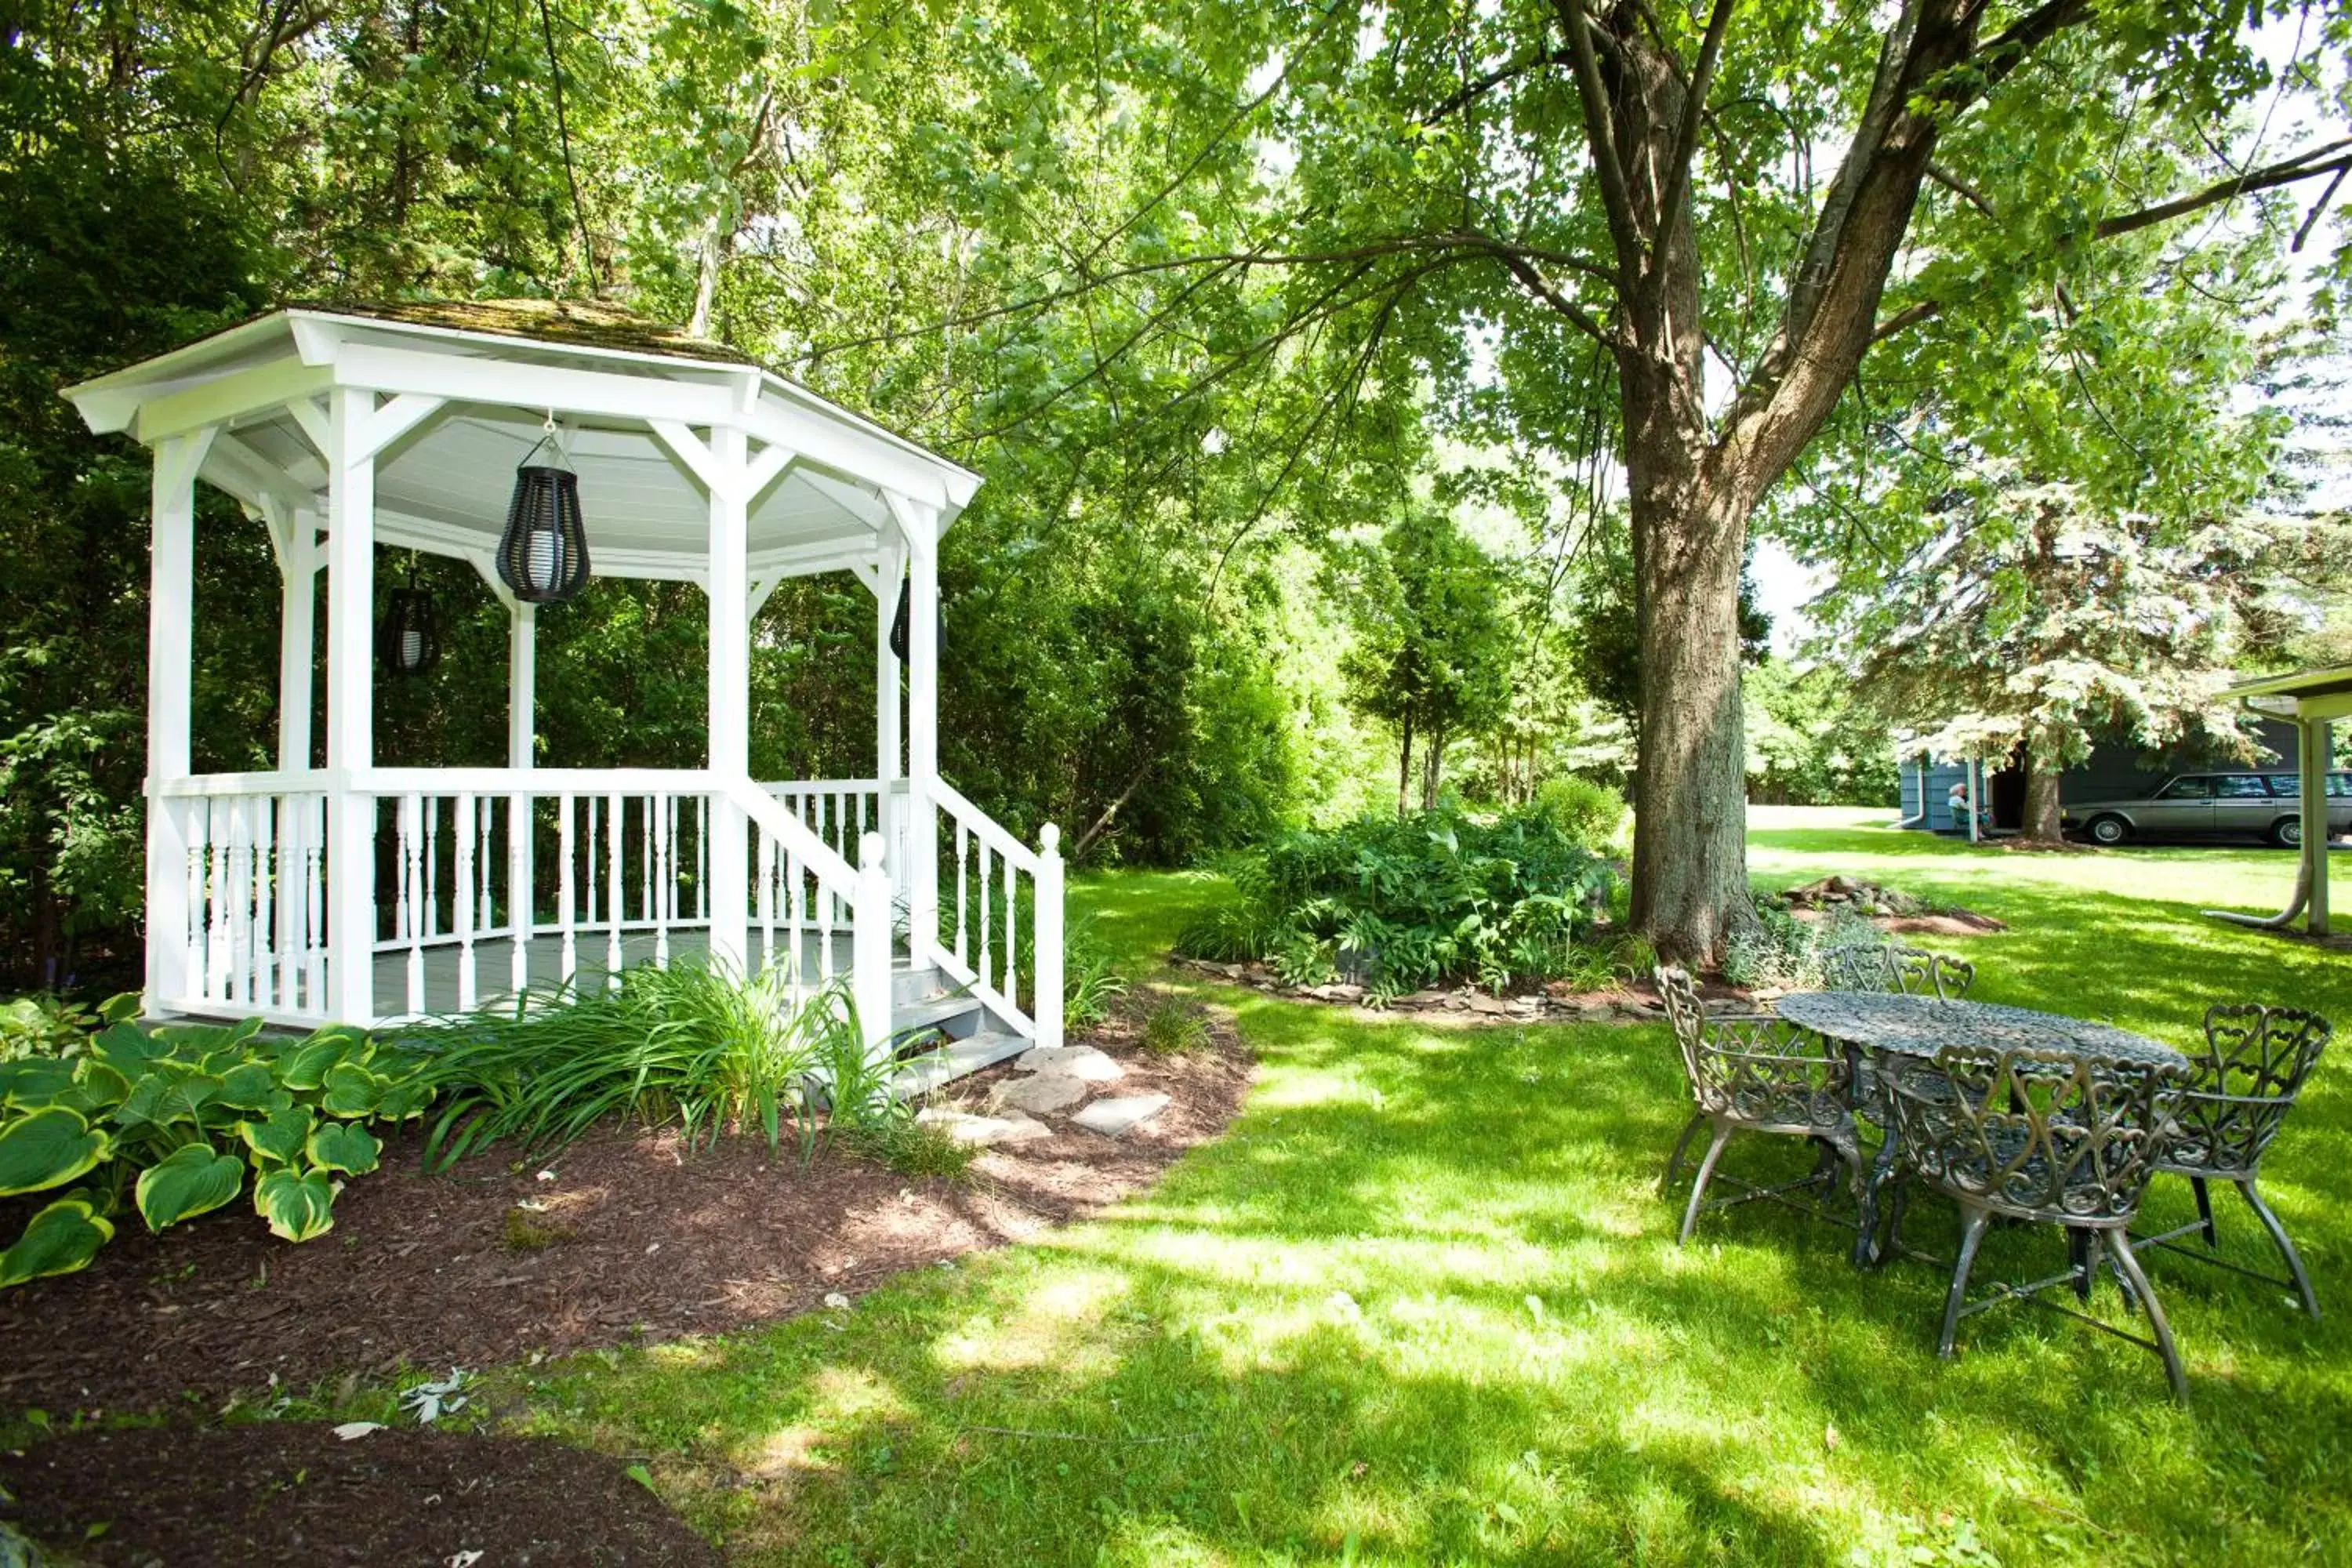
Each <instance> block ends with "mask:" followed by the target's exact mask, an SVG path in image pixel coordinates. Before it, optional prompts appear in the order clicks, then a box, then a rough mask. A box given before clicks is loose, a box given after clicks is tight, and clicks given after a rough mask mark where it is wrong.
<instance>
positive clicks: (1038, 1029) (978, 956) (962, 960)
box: [924, 779, 1062, 1046]
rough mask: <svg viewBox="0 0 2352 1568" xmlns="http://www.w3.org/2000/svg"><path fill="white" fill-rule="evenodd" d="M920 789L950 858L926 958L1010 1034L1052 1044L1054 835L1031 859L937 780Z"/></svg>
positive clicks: (1058, 1025) (1056, 909)
mask: <svg viewBox="0 0 2352 1568" xmlns="http://www.w3.org/2000/svg"><path fill="white" fill-rule="evenodd" d="M924 790H925V793H926V794H927V795H929V798H930V801H931V803H932V805H935V806H937V807H938V808H939V812H940V824H939V826H940V837H941V847H942V848H944V849H946V850H947V851H948V855H949V863H948V865H946V866H943V867H941V868H940V873H939V876H940V882H939V895H940V896H939V928H940V929H939V931H938V933H937V938H936V941H935V942H933V944H932V951H931V954H930V956H931V957H932V959H933V961H934V962H936V963H938V964H939V966H940V968H941V969H942V970H944V971H946V972H947V973H949V974H950V975H951V976H953V977H954V978H955V979H956V980H957V981H959V982H961V984H965V985H967V986H969V987H971V992H972V994H973V995H975V996H977V997H979V998H980V999H981V1000H982V1002H984V1003H986V1004H987V1005H988V1007H989V1010H990V1011H992V1012H993V1013H995V1014H996V1015H997V1016H999V1017H1001V1018H1003V1020H1004V1021H1005V1022H1006V1023H1007V1024H1008V1025H1010V1026H1012V1027H1013V1029H1014V1030H1016V1031H1017V1032H1019V1033H1021V1034H1023V1035H1025V1036H1028V1037H1030V1038H1032V1039H1034V1040H1036V1041H1037V1042H1038V1043H1039V1044H1041V1045H1053V1046H1058V1045H1060V1044H1061V1043H1062V857H1061V853H1060V849H1059V839H1060V835H1059V833H1058V832H1057V830H1056V829H1055V828H1054V827H1052V826H1047V827H1046V828H1045V831H1044V833H1043V834H1042V835H1041V836H1040V837H1041V842H1040V845H1039V847H1038V848H1036V849H1034V850H1032V849H1030V848H1029V847H1026V846H1024V844H1022V843H1021V842H1020V840H1018V839H1016V838H1014V837H1013V836H1012V835H1011V834H1010V833H1008V832H1006V831H1005V830H1004V829H1003V827H1001V826H998V825H997V824H996V823H995V822H994V821H993V820H992V819H991V818H990V817H989V816H988V814H987V813H985V812H983V811H982V810H981V809H980V808H979V807H978V806H976V805H972V803H971V801H969V800H966V799H965V798H964V797H963V795H962V794H961V792H960V791H958V790H957V789H956V788H955V787H954V786H953V785H951V784H949V783H947V781H945V780H944V779H932V780H929V781H928V782H927V783H926V784H925V785H924ZM1024 916H1025V917H1026V918H1025V919H1024ZM1024 937H1026V938H1027V939H1028V940H1027V941H1026V942H1024V940H1023V939H1024ZM1024 949H1025V951H1024Z"/></svg>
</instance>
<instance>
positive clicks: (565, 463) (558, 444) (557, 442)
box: [520, 408, 572, 468]
mask: <svg viewBox="0 0 2352 1568" xmlns="http://www.w3.org/2000/svg"><path fill="white" fill-rule="evenodd" d="M539 428H540V437H539V439H538V440H536V441H533V442H532V443H531V444H530V451H528V452H525V453H524V454H523V455H522V463H521V465H520V466H521V467H524V468H529V467H530V460H531V459H532V458H536V457H538V456H539V454H540V453H541V451H542V450H545V449H548V448H552V449H553V450H554V453H555V461H556V463H557V465H558V466H560V467H562V468H570V467H571V466H572V457H571V454H570V453H568V452H566V451H564V449H563V428H562V426H560V425H558V424H556V422H555V410H554V409H552V408H551V409H549V410H548V411H547V418H546V420H545V421H544V422H543V423H542V424H541V426H540V427H539Z"/></svg>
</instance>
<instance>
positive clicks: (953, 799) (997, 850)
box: [928, 779, 1037, 877]
mask: <svg viewBox="0 0 2352 1568" xmlns="http://www.w3.org/2000/svg"><path fill="white" fill-rule="evenodd" d="M928 787H929V791H930V795H931V798H932V799H933V800H934V801H936V802H938V803H939V804H940V805H942V806H944V807H945V808H946V809H947V813H948V815H949V816H952V817H954V818H955V819H956V820H957V821H959V822H961V823H962V824H963V826H965V827H967V828H969V829H970V830H971V833H972V835H973V836H974V837H977V838H978V839H979V840H980V841H981V842H982V843H983V844H985V845H987V846H988V847H989V850H990V851H991V853H992V854H995V855H998V856H1001V857H1002V858H1004V859H1006V860H1010V861H1011V862H1012V863H1013V867H1014V868H1016V869H1018V870H1023V871H1026V872H1028V873H1029V875H1031V876H1033V877H1034V876H1035V875H1036V874H1037V855H1036V851H1034V850H1033V849H1031V848H1030V847H1028V846H1027V845H1025V844H1024V843H1022V842H1021V840H1019V839H1018V838H1015V837H1013V835H1011V834H1010V833H1007V832H1006V831H1004V829H1003V828H1002V827H1000V826H997V823H996V819H995V818H994V817H992V816H989V815H988V813H986V812H984V811H982V810H981V809H980V807H978V806H976V805H972V804H971V801H969V800H967V799H965V798H964V795H963V792H962V791H961V790H959V789H957V788H956V787H955V785H953V784H950V783H948V781H947V780H945V779H933V780H931V781H930V783H929V786H928Z"/></svg>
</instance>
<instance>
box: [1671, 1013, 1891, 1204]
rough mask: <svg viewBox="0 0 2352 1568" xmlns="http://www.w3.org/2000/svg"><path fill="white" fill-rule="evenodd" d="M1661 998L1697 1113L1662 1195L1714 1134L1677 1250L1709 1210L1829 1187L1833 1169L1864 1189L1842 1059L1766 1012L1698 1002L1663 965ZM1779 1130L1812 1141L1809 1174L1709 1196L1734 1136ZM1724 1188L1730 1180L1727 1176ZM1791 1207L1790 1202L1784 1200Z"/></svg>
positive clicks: (1677, 1146) (1743, 1185)
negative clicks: (1816, 1154)
mask: <svg viewBox="0 0 2352 1568" xmlns="http://www.w3.org/2000/svg"><path fill="white" fill-rule="evenodd" d="M1657 982H1658V994H1659V996H1660V997H1662V998H1663V999H1664V1002H1665V1006H1666V1017H1667V1019H1668V1020H1669V1021H1670V1022H1671V1023H1672V1024H1673V1025H1674V1030H1675V1045H1676V1046H1677V1047H1679V1048H1680V1050H1681V1051H1682V1058H1683V1075H1684V1077H1685V1079H1687V1080H1688V1082H1689V1084H1690V1089H1691V1096H1692V1098H1693V1099H1694V1100H1696V1101H1697V1102H1698V1109H1697V1110H1696V1112H1695V1113H1694V1114H1693V1115H1692V1117H1691V1119H1690V1121H1688V1122H1687V1123H1685V1126H1684V1127H1683V1131H1682V1136H1681V1137H1680V1138H1678V1139H1676V1140H1675V1152H1674V1156H1673V1158H1671V1159H1669V1160H1668V1161H1667V1162H1666V1174H1665V1179H1664V1183H1663V1184H1661V1188H1662V1190H1663V1191H1666V1192H1672V1191H1673V1189H1674V1184H1675V1177H1676V1176H1677V1175H1678V1174H1679V1173H1681V1171H1682V1164H1683V1156H1684V1155H1685V1153H1686V1152H1689V1149H1690V1142H1691V1140H1692V1138H1694V1137H1695V1136H1696V1135H1697V1132H1698V1130H1699V1129H1700V1128H1702V1127H1706V1126H1712V1127H1713V1128H1714V1129H1715V1136H1714V1139H1713V1141H1712V1142H1709V1143H1708V1145H1707V1150H1706V1154H1705V1155H1704V1156H1703V1157H1702V1158H1701V1159H1700V1161H1699V1164H1698V1173H1697V1174H1696V1176H1695V1177H1694V1178H1693V1179H1692V1182H1691V1192H1690V1202H1689V1203H1688V1205H1685V1208H1684V1210H1683V1225H1682V1232H1681V1234H1680V1235H1679V1236H1678V1237H1676V1238H1675V1246H1677V1247H1679V1246H1681V1245H1682V1244H1683V1243H1685V1242H1686V1241H1688V1240H1689V1239H1690V1235H1691V1229H1692V1227H1693V1226H1696V1225H1697V1224H1698V1216H1699V1212H1700V1211H1701V1210H1702V1209H1705V1208H1721V1207H1727V1206H1728V1205H1732V1204H1738V1203H1746V1202H1748V1201H1749V1200H1750V1199H1753V1198H1780V1196H1781V1194H1786V1193H1790V1192H1793V1191H1795V1190H1797V1189H1799V1188H1803V1187H1814V1186H1819V1187H1822V1188H1823V1190H1824V1192H1826V1189H1827V1184H1828V1182H1829V1180H1830V1178H1831V1177H1832V1175H1834V1174H1835V1171H1836V1166H1837V1164H1838V1163H1841V1162H1842V1163H1843V1164H1844V1165H1845V1167H1846V1171H1847V1173H1848V1175H1849V1177H1850V1178H1851V1179H1852V1180H1853V1181H1855V1182H1857V1183H1858V1182H1859V1180H1860V1177H1861V1170H1862V1152H1861V1149H1860V1146H1859V1144H1858V1143H1857V1142H1856V1141H1855V1138H1854V1131H1853V1113H1852V1112H1851V1111H1849V1110H1847V1109H1846V1063H1845V1058H1844V1057H1843V1054H1841V1053H1840V1052H1838V1051H1836V1050H1835V1049H1834V1048H1832V1047H1831V1046H1830V1045H1829V1044H1828V1042H1826V1041H1824V1040H1822V1038H1821V1037H1818V1036H1816V1035H1812V1034H1811V1033H1808V1032H1807V1031H1805V1030H1803V1029H1801V1028H1799V1027H1798V1026H1796V1025H1794V1024H1790V1023H1785V1022H1783V1021H1782V1020H1780V1019H1779V1018H1776V1017H1773V1016H1771V1015H1770V1014H1769V1013H1728V1012H1716V1011H1710V1010H1709V1009H1708V1008H1707V1007H1706V1005H1705V1004H1704V1003H1702V1002H1700V1000H1699V996H1698V990H1697V988H1696V986H1694V985H1693V984H1691V977H1690V975H1689V973H1687V972H1685V971H1684V970H1681V969H1675V968H1667V967H1661V968H1660V969H1659V970H1658V972H1657ZM1739 1131H1748V1132H1780V1133H1785V1134H1789V1135H1791V1136H1794V1137H1800V1138H1810V1139H1812V1140H1813V1141H1814V1142H1815V1143H1816V1144H1817V1145H1818V1146H1819V1148H1820V1151H1821V1155H1820V1158H1819V1160H1818V1161H1817V1162H1816V1163H1815V1164H1814V1166H1813V1171H1812V1173H1811V1175H1808V1176H1805V1177H1803V1178H1801V1179H1800V1180H1798V1181H1793V1182H1783V1183H1780V1184H1778V1185H1775V1186H1769V1187H1759V1186H1753V1185H1750V1184H1746V1183H1735V1185H1738V1187H1739V1188H1740V1189H1741V1190H1740V1192H1739V1193H1738V1195H1736V1196H1733V1197H1728V1198H1717V1199H1715V1200H1714V1201H1713V1202H1711V1203H1710V1202H1708V1201H1707V1197H1706V1189H1707V1184H1708V1183H1709V1182H1710V1181H1711V1180H1713V1178H1714V1176H1715V1165H1716V1162H1717V1160H1718V1159H1719V1158H1721V1157H1722V1154H1723V1146H1724V1145H1725V1144H1726V1143H1728V1142H1730V1141H1731V1135H1732V1134H1733V1133H1734V1132H1739ZM1725 1180H1726V1181H1727V1182H1730V1181H1731V1180H1732V1179H1731V1178H1729V1177H1726V1178H1725ZM1783 1201H1785V1200H1783Z"/></svg>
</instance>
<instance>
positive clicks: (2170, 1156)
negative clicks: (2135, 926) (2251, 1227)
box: [2132, 1003, 2335, 1318]
mask: <svg viewBox="0 0 2352 1568" xmlns="http://www.w3.org/2000/svg"><path fill="white" fill-rule="evenodd" d="M2334 1032H2335V1026H2333V1025H2331V1024H2330V1023H2329V1022H2328V1021H2327V1020H2326V1018H2323V1017H2321V1016H2319V1015H2318V1014H2316V1013H2307V1012H2305V1011H2303V1010H2302V1009H2300V1008H2296V1007H2263V1006H2258V1005H2254V1004H2252V1003H2240V1004H2235V1005H2221V1006H2217V1007H2211V1008H2208V1009H2207V1010H2206V1014H2205V1049H2206V1054H2205V1059H2204V1060H2202V1061H2200V1062H2199V1063H2197V1064H2196V1066H2197V1074H2196V1077H2195V1078H2194V1079H2192V1080H2191V1081H2190V1083H2189V1088H2188V1090H2187V1092H2186V1093H2184V1094H2182V1096H2181V1097H2180V1111H2179V1116H2180V1136H2179V1138H2178V1139H2177V1140H2176V1141H2175V1142H2173V1143H2172V1144H2171V1146H2170V1147H2168V1149H2167V1150H2166V1151H2165V1152H2164V1157H2163V1158H2162V1159H2160V1160H2158V1162H2157V1165H2156V1168H2157V1169H2158V1171H2162V1172H2165V1173H2169V1174H2171V1175H2176V1176H2186V1177H2188V1178H2189V1188H2190V1190H2191V1191H2193V1192H2194V1193H2195V1194H2197V1219H2196V1221H2195V1223H2193V1224H2190V1225H2184V1226H2179V1227H2177V1228H2175V1229H2172V1230H2168V1231H2164V1232H2162V1233H2161V1234H2159V1235H2156V1236H2147V1237H2133V1238H2132V1244H2133V1245H2134V1246H2135V1247H2139V1248H2140V1249H2141V1250H2143V1251H2145V1250H2146V1249H2147V1248H2148V1247H2164V1248H2165V1249H2167V1250H2168V1251H2171V1252H2178V1253H2180V1254H2181V1255H2183V1256H2184V1257H2189V1258H2200V1259H2202V1260H2203V1261H2205V1262H2208V1263H2216V1264H2220V1265H2221V1267H2222V1268H2231V1269H2237V1271H2238V1272H2240V1273H2243V1274H2248V1275H2250V1276H2251V1277H2252V1278H2253V1279H2260V1280H2262V1281H2263V1282H2264V1283H2266V1284H2272V1285H2283V1286H2289V1287H2292V1288H2293V1289H2294V1292H2295V1294H2297V1295H2298V1296H2300V1297H2302V1298H2303V1309H2304V1310H2305V1311H2306V1312H2309V1313H2310V1314H2311V1315H2312V1316H2313V1317H2315V1318H2316V1317H2318V1316H2319V1298H2318V1297H2317V1296H2315V1295H2314V1294H2313V1293H2312V1289H2311V1276H2310V1275H2308V1274H2306V1273H2305V1272H2304V1268H2303V1258H2302V1257H2301V1256H2300V1255H2299V1254H2298V1253H2296V1251H2295V1249H2294V1242H2292V1241H2290V1240H2288V1239H2287V1234H2286V1227H2285V1226H2283V1225H2281V1224H2280V1223H2279V1218H2278V1215H2274V1214H2273V1213H2272V1212H2271V1206H2270V1205H2268V1204H2266V1203H2264V1202H2263V1194H2261V1193H2260V1192H2258V1191H2257V1190H2256V1189H2255V1186H2254V1182H2255V1180H2256V1178H2257V1177H2258V1176H2260V1175H2261V1173H2262V1163H2263V1153H2264V1152H2265V1151H2267V1150H2268V1149H2269V1148H2270V1146H2271V1141H2272V1140H2273V1139H2274V1138H2276V1137H2277V1136H2278V1133H2279V1128H2280V1127H2281V1126H2282V1125H2283V1124H2284V1122H2285V1121H2286V1113H2287V1112H2288V1111H2290V1110H2294V1101H2295V1097H2296V1096H2297V1095H2298V1094H2299V1093H2301V1092H2302V1089H2303V1084H2304V1080H2305V1079H2307V1078H2309V1077H2310V1076H2311V1069H2312V1068H2314V1067H2315V1066H2317V1065H2318V1062H2319V1056H2320V1053H2321V1052H2322V1051H2325V1050H2326V1048H2327V1041H2328V1037H2329V1036H2330V1035H2332V1034H2333V1033H2334ZM2210 1182H2229V1183H2231V1184H2235V1186H2236V1187H2237V1189H2238V1191H2239V1192H2240V1193H2242V1194H2244V1196H2245V1200H2246V1205H2247V1206H2248V1207H2249V1208H2252V1210H2253V1211H2254V1217H2255V1218H2256V1219H2258V1220H2260V1221H2262V1224H2263V1229H2264V1230H2266V1231H2268V1232H2270V1237H2271V1240H2272V1242H2273V1243H2274V1244H2275V1245H2276V1246H2277V1247H2278V1249H2279V1256H2280V1257H2282V1258H2285V1259H2286V1268H2287V1275H2288V1278H2286V1279H2278V1278H2276V1277H2275V1276H2273V1275H2268V1274H2254V1273H2253V1272H2252V1270H2251V1269H2239V1268H2237V1265H2235V1264H2233V1263H2227V1262H2224V1261H2223V1260H2222V1259H2221V1258H2215V1257H2213V1256H2211V1254H2210V1250H2209V1251H2208V1252H2192V1251H2190V1250H2189V1248H2187V1247H2181V1246H2179V1239H2180V1238H2181V1237H2184V1236H2187V1235H2189V1234H2190V1233H2191V1232H2202V1233H2203V1235H2204V1238H2205V1246H2206V1247H2208V1248H2209V1249H2210V1248H2214V1247H2219V1245H2220V1242H2221V1238H2220V1237H2219V1236H2218V1235H2217V1234H2216V1232H2215V1230H2214V1227H2213V1198H2212V1194H2210V1192H2209V1191H2208V1190H2207V1184H2208V1183H2210Z"/></svg>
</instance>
